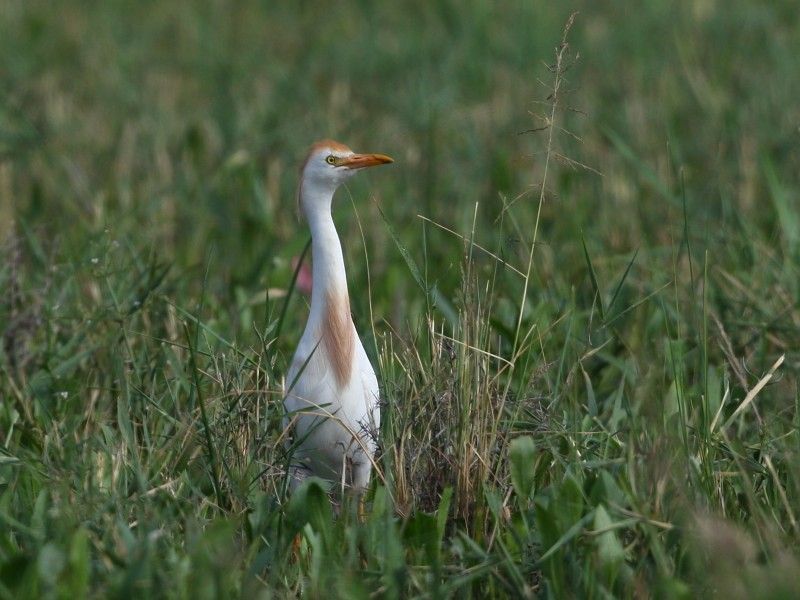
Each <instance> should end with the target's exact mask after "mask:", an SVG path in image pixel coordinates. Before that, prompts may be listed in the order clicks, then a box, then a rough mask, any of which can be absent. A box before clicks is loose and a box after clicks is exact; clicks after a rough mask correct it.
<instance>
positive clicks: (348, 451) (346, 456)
mask: <svg viewBox="0 0 800 600" xmlns="http://www.w3.org/2000/svg"><path fill="white" fill-rule="evenodd" d="M390 162H392V159H391V158H389V157H388V156H384V155H383V154H356V153H354V152H353V151H352V150H350V148H348V147H347V146H345V145H343V144H340V143H338V142H334V141H331V140H323V141H321V142H317V143H316V144H314V145H313V146H311V149H310V150H309V152H308V156H307V158H306V160H305V163H304V164H303V168H302V171H301V174H300V186H299V188H298V202H299V204H300V208H301V209H302V211H303V214H304V215H305V217H306V220H307V221H308V225H309V227H310V229H311V257H312V271H311V278H312V285H311V312H310V314H309V316H308V322H307V323H306V328H305V331H304V332H303V336H302V337H301V339H300V343H299V344H298V346H297V350H296V351H295V354H294V358H293V359H292V363H291V366H290V367H289V371H288V373H287V374H286V380H285V386H286V388H287V392H286V394H285V396H284V407H285V410H286V417H285V421H284V425H285V427H286V428H287V429H290V430H291V437H292V441H291V442H290V445H291V447H293V450H294V452H293V454H292V458H291V464H290V485H291V487H292V489H294V488H295V487H297V485H298V484H299V483H300V482H301V481H302V480H303V479H305V478H306V477H308V476H310V475H316V476H318V477H322V478H324V479H328V480H332V481H334V482H336V483H337V484H338V485H339V486H341V488H342V489H345V488H347V489H350V490H352V491H354V492H356V493H358V494H360V493H361V492H363V491H364V489H365V488H366V487H367V484H368V483H369V477H370V472H371V471H372V461H373V460H374V459H373V457H374V455H375V450H376V448H377V441H376V440H377V432H378V427H379V425H380V410H379V406H378V380H377V378H376V377H375V371H374V369H373V368H372V365H371V364H370V362H369V359H368V358H367V353H366V352H365V351H364V346H363V345H362V344H361V340H360V339H359V338H358V335H357V333H356V328H355V325H353V319H352V317H351V316H350V298H349V296H348V293H347V278H346V274H345V268H344V257H343V256H342V246H341V243H340V242H339V236H338V235H337V233H336V227H335V226H334V223H333V217H332V216H331V202H332V200H333V194H334V192H335V191H336V188H338V187H339V186H340V185H341V184H342V183H344V182H345V181H346V180H347V179H349V178H350V177H352V176H353V175H355V174H356V173H358V172H359V171H360V170H361V169H364V168H366V167H374V166H377V165H382V164H385V163H390Z"/></svg>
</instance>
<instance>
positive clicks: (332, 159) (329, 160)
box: [325, 154, 336, 165]
mask: <svg viewBox="0 0 800 600" xmlns="http://www.w3.org/2000/svg"><path fill="white" fill-rule="evenodd" d="M325 162H326V163H328V164H329V165H335V164H336V157H335V156H334V155H333V154H331V155H329V156H328V158H326V159H325Z"/></svg>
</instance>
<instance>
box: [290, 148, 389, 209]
mask: <svg viewBox="0 0 800 600" xmlns="http://www.w3.org/2000/svg"><path fill="white" fill-rule="evenodd" d="M390 162H394V161H393V160H392V159H391V158H390V157H388V156H386V155H385V154H357V153H355V152H353V151H352V150H351V149H350V148H348V147H347V146H345V145H344V144H340V143H339V142H334V141H333V140H322V141H319V142H316V143H315V144H313V145H312V146H311V149H310V150H309V151H308V156H307V157H306V160H305V162H304V163H303V167H302V169H301V172H300V190H299V191H300V196H301V197H302V198H303V201H304V202H307V201H308V197H316V196H319V197H321V198H328V199H329V198H330V197H331V196H332V195H333V192H335V191H336V188H337V187H339V186H340V185H341V184H342V183H344V182H345V181H347V180H348V179H349V178H350V177H352V176H353V175H355V174H356V173H358V172H359V171H361V170H362V169H365V168H367V167H375V166H378V165H383V164H386V163H390ZM309 192H310V193H309ZM304 208H305V209H306V210H307V207H304Z"/></svg>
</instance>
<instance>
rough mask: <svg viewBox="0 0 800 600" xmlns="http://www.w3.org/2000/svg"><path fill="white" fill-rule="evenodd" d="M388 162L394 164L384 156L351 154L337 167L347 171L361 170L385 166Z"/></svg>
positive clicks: (389, 158) (392, 160) (391, 159)
mask: <svg viewBox="0 0 800 600" xmlns="http://www.w3.org/2000/svg"><path fill="white" fill-rule="evenodd" d="M390 162H394V159H393V158H391V157H389V156H386V155H385V154H353V155H352V156H348V157H346V158H343V159H342V160H341V162H340V163H339V166H342V167H347V168H348V169H363V168H365V167H376V166H378V165H385V164H387V163H390Z"/></svg>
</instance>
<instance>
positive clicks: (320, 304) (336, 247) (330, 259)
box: [300, 185, 355, 388]
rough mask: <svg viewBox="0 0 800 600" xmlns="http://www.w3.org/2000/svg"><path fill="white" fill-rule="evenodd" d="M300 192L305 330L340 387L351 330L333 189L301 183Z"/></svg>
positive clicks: (349, 364) (350, 352)
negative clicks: (307, 291) (307, 284)
mask: <svg viewBox="0 0 800 600" xmlns="http://www.w3.org/2000/svg"><path fill="white" fill-rule="evenodd" d="M300 193H301V197H300V201H301V203H302V205H303V210H304V211H305V213H306V218H307V219H308V225H309V227H310V228H311V258H312V270H311V278H312V285H311V314H310V315H309V316H308V324H307V325H306V332H307V333H310V334H311V335H313V336H314V337H315V338H317V339H318V340H319V342H320V343H321V344H322V347H323V349H324V351H325V355H326V356H327V360H328V362H329V364H330V365H331V367H332V368H333V373H334V375H335V377H336V381H337V383H338V384H339V387H340V388H344V387H345V386H346V385H347V384H348V382H349V381H350V377H351V375H352V371H353V358H354V349H355V330H354V328H353V319H352V318H351V316H350V298H349V296H348V294H347V276H346V273H345V270H344V256H343V255H342V245H341V243H340V242H339V236H338V234H337V233H336V227H335V226H334V224H333V217H332V216H331V201H332V199H333V191H332V190H330V191H329V190H315V189H314V188H313V187H312V186H308V187H307V186H305V185H304V186H303V187H302V188H301V190H300ZM313 194H317V195H316V196H314V195H313Z"/></svg>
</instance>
